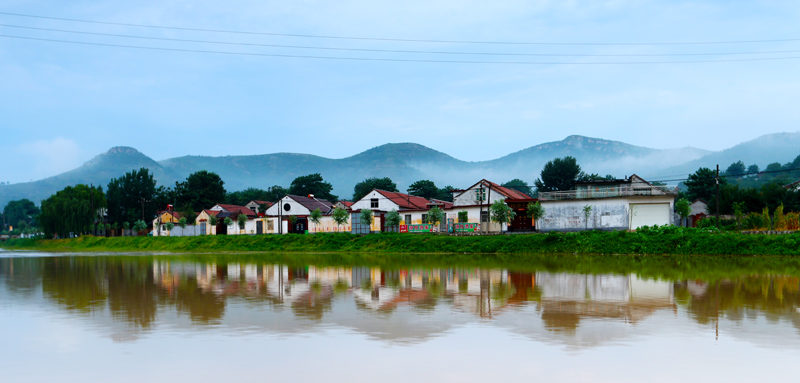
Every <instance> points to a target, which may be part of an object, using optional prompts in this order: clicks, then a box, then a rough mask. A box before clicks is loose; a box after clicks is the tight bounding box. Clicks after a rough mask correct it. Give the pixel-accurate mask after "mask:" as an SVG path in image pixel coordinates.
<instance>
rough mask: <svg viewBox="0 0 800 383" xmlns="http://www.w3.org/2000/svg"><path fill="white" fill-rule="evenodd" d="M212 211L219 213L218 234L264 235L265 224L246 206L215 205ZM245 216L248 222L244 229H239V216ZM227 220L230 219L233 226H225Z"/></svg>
mask: <svg viewBox="0 0 800 383" xmlns="http://www.w3.org/2000/svg"><path fill="white" fill-rule="evenodd" d="M209 210H211V211H216V212H218V213H217V215H216V217H217V225H216V234H217V235H222V234H262V233H263V222H262V220H261V219H259V216H258V214H256V212H254V211H252V210H250V209H248V208H247V207H245V206H238V205H229V204H222V203H218V204H216V205H214V206H213V207H212V208H211V209H209ZM242 214H244V215H245V216H246V217H247V221H245V224H244V229H241V228H239V222H238V219H239V216H240V215H242ZM225 218H230V219H231V221H233V222H231V224H230V225H225Z"/></svg>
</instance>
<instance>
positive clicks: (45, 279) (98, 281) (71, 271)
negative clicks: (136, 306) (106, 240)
mask: <svg viewBox="0 0 800 383" xmlns="http://www.w3.org/2000/svg"><path fill="white" fill-rule="evenodd" d="M43 262H44V267H43V269H42V291H43V292H44V293H45V295H46V296H48V297H50V298H51V299H53V300H54V301H56V302H58V303H59V304H61V305H64V306H66V308H68V309H74V310H80V311H85V312H89V311H91V310H92V309H95V308H97V307H100V306H102V305H103V304H104V303H105V300H106V298H108V296H107V293H106V289H105V288H104V285H105V270H104V267H103V266H104V265H102V263H103V261H101V260H99V259H98V258H94V257H57V258H48V259H45V260H43Z"/></svg>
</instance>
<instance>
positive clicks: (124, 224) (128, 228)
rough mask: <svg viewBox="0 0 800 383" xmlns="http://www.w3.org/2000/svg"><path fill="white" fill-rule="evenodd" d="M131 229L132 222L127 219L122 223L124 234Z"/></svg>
mask: <svg viewBox="0 0 800 383" xmlns="http://www.w3.org/2000/svg"><path fill="white" fill-rule="evenodd" d="M130 229H131V223H130V222H127V221H126V222H123V223H122V230H123V232H122V236H125V231H127V230H130ZM128 234H130V233H128Z"/></svg>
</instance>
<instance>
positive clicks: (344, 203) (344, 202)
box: [339, 201, 353, 207]
mask: <svg viewBox="0 0 800 383" xmlns="http://www.w3.org/2000/svg"><path fill="white" fill-rule="evenodd" d="M339 202H341V203H342V205H344V206H347V207H350V206H353V202H350V201H339Z"/></svg>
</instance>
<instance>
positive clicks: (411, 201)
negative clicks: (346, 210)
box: [350, 189, 447, 234]
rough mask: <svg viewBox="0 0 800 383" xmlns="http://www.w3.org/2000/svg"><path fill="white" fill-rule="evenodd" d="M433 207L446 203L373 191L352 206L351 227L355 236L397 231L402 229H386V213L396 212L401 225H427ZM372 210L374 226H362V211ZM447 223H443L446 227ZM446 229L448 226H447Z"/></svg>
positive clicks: (383, 191)
mask: <svg viewBox="0 0 800 383" xmlns="http://www.w3.org/2000/svg"><path fill="white" fill-rule="evenodd" d="M433 206H440V207H442V206H444V201H439V202H433V201H429V200H427V199H425V198H423V197H418V196H413V195H410V194H404V193H398V192H390V191H386V190H379V189H373V190H372V191H371V192H369V193H367V195H365V196H364V197H362V198H361V199H360V200H358V201H356V202H353V204H352V205H351V206H350V210H351V214H350V220H351V227H352V233H354V234H369V233H370V232H376V231H396V230H400V228H399V227H398V228H391V227H386V213H388V212H390V211H392V210H396V211H397V212H398V213H399V214H400V225H402V226H406V227H407V225H419V224H423V223H426V220H427V212H428V210H430V209H431V207H433ZM364 209H366V210H372V214H373V217H374V218H373V220H372V225H370V226H369V227H367V225H362V224H361V210H364ZM446 223H447V222H442V224H445V225H446ZM445 227H446V226H445Z"/></svg>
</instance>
